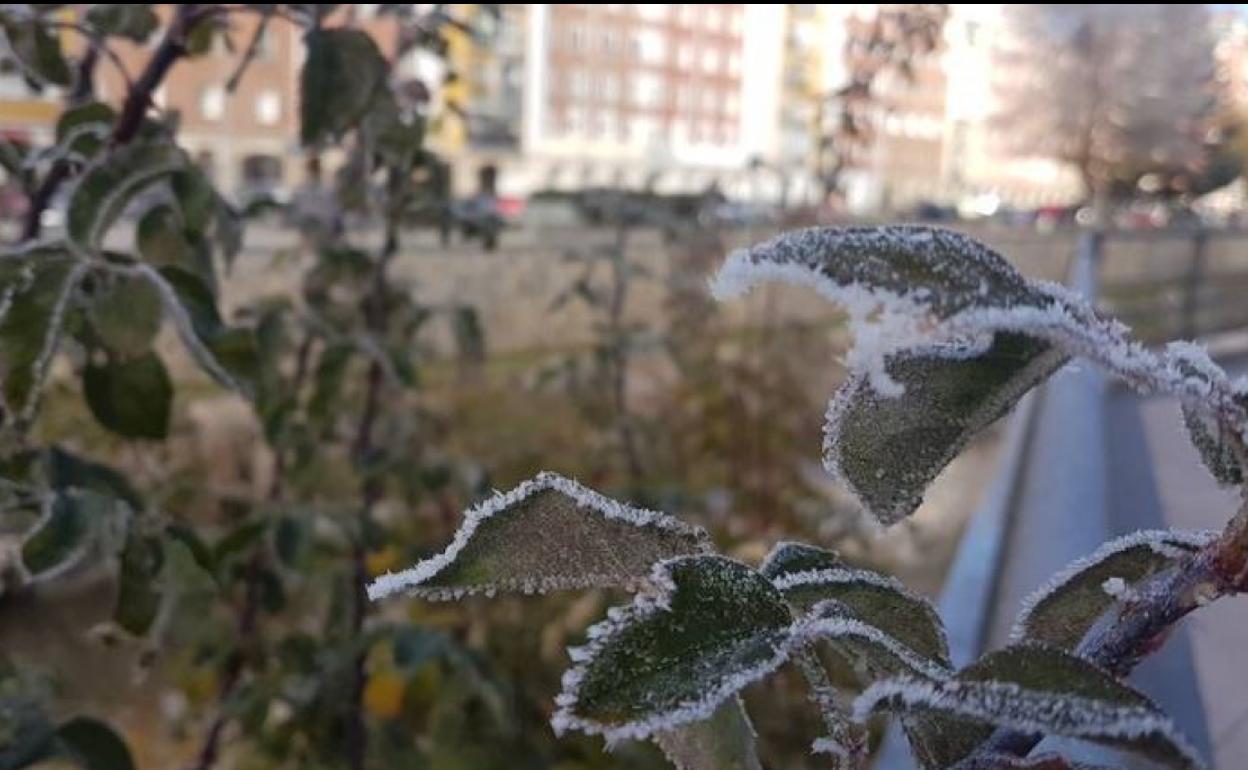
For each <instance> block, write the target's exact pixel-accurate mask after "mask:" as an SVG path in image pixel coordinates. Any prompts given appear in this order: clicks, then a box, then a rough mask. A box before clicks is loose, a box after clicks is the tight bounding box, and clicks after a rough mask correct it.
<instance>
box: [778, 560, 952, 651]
mask: <svg viewBox="0 0 1248 770" xmlns="http://www.w3.org/2000/svg"><path fill="white" fill-rule="evenodd" d="M772 585H774V586H775V587H776V588H777V589H779V590H780V592H781V593H782V594H784V600H785V601H786V602H788V603H789V604H790V605H792V606H793V607H794V608H795V609H796V610H797V611H798V612H799V613H801V614H806V613H808V612H810V611H811V610H812V609H814V608H815V607H816V605H818V604H820V603H822V602H826V601H835V602H837V603H838V604H839V605H840V609H842V610H843V611H845V610H847V611H848V613H849V614H850V615H851V616H852V617H855V618H857V619H859V620H861V621H863V622H864V623H866V624H868V625H870V626H874V627H875V628H877V629H879V630H880V631H882V632H884V633H885V634H887V635H888V636H891V637H892V638H894V639H896V640H897V641H899V642H901V643H902V644H904V645H906V646H907V647H909V648H910V649H911V650H913V651H914V652H915V653H917V654H918V655H920V656H921V657H924V658H927V659H929V660H932V661H934V662H935V663H937V664H939V665H941V666H944V667H946V668H948V667H949V666H950V663H949V643H948V641H946V639H945V629H944V625H943V624H942V623H941V620H940V616H939V615H938V614H937V613H936V609H935V608H934V607H932V605H931V603H929V602H928V601H927V600H926V599H924V598H922V597H920V596H917V595H916V594H914V593H912V592H911V591H910V590H909V589H907V588H906V587H905V586H903V585H902V584H901V583H900V582H898V581H897V580H896V579H894V578H892V577H889V576H887V575H881V574H880V573H878V572H872V571H871V570H863V569H849V568H845V567H841V568H833V569H816V570H808V571H804V572H790V573H788V574H786V575H783V576H781V577H779V578H775V579H773V580H772Z"/></svg>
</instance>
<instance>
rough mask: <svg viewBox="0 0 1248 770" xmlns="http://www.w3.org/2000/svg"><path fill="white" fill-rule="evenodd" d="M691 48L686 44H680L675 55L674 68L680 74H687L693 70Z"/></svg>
mask: <svg viewBox="0 0 1248 770" xmlns="http://www.w3.org/2000/svg"><path fill="white" fill-rule="evenodd" d="M693 57H694V52H693V46H691V45H689V44H688V43H681V44H680V50H679V51H678V52H677V54H676V66H677V68H679V69H680V70H681V71H682V72H688V71H689V70H691V69H693Z"/></svg>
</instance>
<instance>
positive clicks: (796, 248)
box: [713, 226, 1248, 523]
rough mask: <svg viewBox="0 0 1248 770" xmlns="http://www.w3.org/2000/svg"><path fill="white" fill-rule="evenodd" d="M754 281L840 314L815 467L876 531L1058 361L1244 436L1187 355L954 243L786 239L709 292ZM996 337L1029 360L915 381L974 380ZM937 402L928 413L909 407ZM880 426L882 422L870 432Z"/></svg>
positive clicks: (994, 257) (738, 262) (1212, 380)
mask: <svg viewBox="0 0 1248 770" xmlns="http://www.w3.org/2000/svg"><path fill="white" fill-rule="evenodd" d="M765 281H782V282H787V283H794V284H803V285H809V286H812V287H814V288H815V289H816V290H818V291H819V292H821V293H822V294H823V295H825V296H826V297H828V298H829V299H831V300H833V301H834V302H837V303H838V304H840V305H842V306H844V307H845V308H846V310H847V311H848V314H849V320H850V326H851V329H852V331H853V334H854V345H853V347H852V348H851V350H850V351H849V353H848V355H847V357H846V363H847V365H848V367H849V369H850V377H849V380H848V382H847V384H846V385H845V387H844V388H843V389H842V391H841V392H840V393H839V394H838V396H836V397H835V398H834V399H833V401H832V403H831V404H830V405H829V414H828V429H827V431H826V434H825V463H826V464H827V466H828V468H829V470H831V471H832V472H833V474H834V475H837V476H839V477H841V478H842V479H844V480H845V481H846V482H847V483H848V484H849V485H850V487H851V488H852V489H853V491H854V492H855V493H856V494H857V495H858V497H859V498H860V499H861V500H862V501H863V502H864V504H865V505H866V507H867V508H868V509H869V510H871V511H873V512H874V513H875V514H876V515H877V516H879V517H880V518H881V520H882V521H884V522H886V523H891V522H893V521H896V520H897V519H899V518H901V517H903V516H905V515H907V514H908V513H909V512H911V511H912V510H913V509H914V507H915V506H916V505H917V504H918V502H919V500H921V496H922V491H923V487H924V486H925V485H926V484H927V483H928V482H929V481H930V480H931V479H932V478H933V477H934V476H935V475H936V473H938V472H939V470H940V469H941V468H943V467H944V465H945V464H946V463H947V462H948V460H949V458H950V457H952V456H953V455H954V454H956V452H957V451H958V450H959V449H960V448H961V446H962V445H963V444H964V443H965V440H966V438H967V436H969V435H970V434H971V433H973V431H974V429H976V428H977V427H982V425H983V424H986V423H987V422H991V420H992V419H994V418H995V417H998V416H1000V415H1001V414H1003V413H1004V412H1005V411H1006V410H1008V408H1009V406H1010V405H1011V404H1012V403H1013V402H1014V401H1015V400H1017V398H1018V397H1019V396H1020V395H1021V394H1022V393H1023V392H1025V391H1026V390H1027V388H1029V387H1031V386H1032V385H1034V384H1036V383H1037V382H1038V381H1040V380H1042V379H1043V378H1044V377H1045V376H1047V375H1048V374H1050V373H1052V371H1054V370H1055V369H1056V368H1057V367H1058V366H1059V365H1060V363H1061V362H1062V361H1063V360H1064V357H1066V356H1084V357H1087V358H1089V359H1091V360H1093V361H1095V362H1097V363H1098V364H1100V365H1101V366H1102V367H1104V368H1105V369H1106V370H1107V371H1109V372H1110V373H1112V374H1113V375H1115V376H1116V377H1118V378H1120V379H1121V380H1123V381H1124V382H1126V383H1127V384H1129V385H1130V386H1131V387H1133V388H1134V389H1136V390H1137V391H1139V392H1141V393H1145V394H1151V393H1170V394H1174V395H1177V396H1179V397H1180V399H1181V400H1183V401H1184V402H1195V403H1201V404H1203V405H1204V406H1205V407H1206V408H1208V409H1210V410H1213V411H1215V412H1216V413H1217V414H1218V415H1219V418H1220V419H1222V420H1224V421H1225V422H1226V424H1227V425H1229V426H1231V429H1233V430H1237V431H1239V432H1240V433H1241V434H1243V435H1245V436H1248V398H1245V397H1244V395H1243V393H1242V392H1239V391H1237V390H1236V389H1235V387H1234V386H1233V385H1232V383H1231V382H1230V380H1229V379H1228V378H1227V376H1226V375H1225V373H1224V372H1223V371H1222V370H1221V369H1220V368H1219V367H1218V366H1217V365H1216V364H1214V363H1213V362H1212V361H1211V360H1210V359H1209V357H1208V355H1207V354H1206V353H1205V352H1204V351H1203V350H1202V349H1201V348H1199V347H1198V346H1196V345H1192V344H1190V343H1175V344H1172V345H1170V346H1168V347H1167V348H1166V349H1165V350H1164V351H1162V352H1160V353H1158V352H1154V351H1152V350H1149V349H1147V348H1145V347H1144V346H1143V345H1141V344H1140V343H1139V342H1137V341H1135V340H1132V339H1131V337H1130V335H1129V333H1128V329H1127V328H1126V327H1125V326H1123V325H1122V324H1120V323H1118V322H1116V321H1114V320H1112V319H1107V318H1104V317H1102V316H1100V315H1099V314H1098V313H1097V312H1096V310H1095V309H1094V308H1093V307H1092V306H1091V305H1090V304H1089V303H1088V302H1087V300H1086V299H1085V298H1084V297H1082V296H1081V295H1079V294H1077V293H1075V292H1072V291H1070V290H1069V289H1067V288H1064V287H1062V286H1058V285H1056V284H1051V283H1044V282H1032V281H1028V280H1027V279H1025V278H1024V277H1023V276H1021V275H1020V274H1019V273H1018V272H1017V271H1015V270H1014V269H1013V268H1012V267H1010V265H1009V264H1007V263H1006V262H1005V260H1003V259H1002V258H1001V257H1000V256H999V255H998V254H997V253H996V252H994V251H992V250H991V249H989V248H988V247H986V246H984V245H982V244H979V243H977V242H976V241H975V240H973V239H971V238H969V237H967V236H965V235H962V234H959V233H954V232H950V231H946V230H941V229H939V228H930V227H917V226H905V227H883V228H869V227H868V228H864V227H852V228H812V229H808V230H801V231H796V232H793V233H787V234H784V235H780V236H777V237H776V238H773V239H771V240H770V241H766V242H764V243H761V244H758V245H756V246H753V247H751V248H748V249H745V250H742V251H738V252H736V253H734V254H733V255H732V256H730V257H729V259H728V260H727V262H726V263H725V264H724V266H723V268H722V269H721V270H720V272H719V274H718V275H717V277H716V279H715V281H714V283H713V289H714V291H715V293H716V295H717V296H719V297H721V298H723V297H730V296H735V295H737V294H741V293H743V292H745V291H747V290H749V289H750V288H752V287H753V286H755V285H757V284H759V283H762V282H765ZM1006 334H1010V335H1014V342H1015V343H1017V344H1019V345H1023V346H1025V347H1031V348H1033V349H1032V350H1030V351H1028V352H1026V353H1024V354H1023V355H1022V360H1015V361H1014V362H1013V363H1012V365H1006V366H999V365H998V366H994V367H993V369H994V370H995V371H994V372H993V377H991V378H990V379H989V382H988V383H986V384H983V385H981V386H980V389H978V390H977V389H976V388H974V387H971V388H970V389H969V390H965V391H961V390H959V391H957V392H956V393H955V394H953V395H950V394H947V393H945V391H944V389H943V388H942V387H937V385H938V384H939V381H938V382H937V383H930V382H929V381H928V377H927V376H926V375H927V371H926V370H927V369H928V368H939V369H941V370H942V371H944V372H945V373H946V374H947V375H948V378H947V379H951V380H952V381H953V382H954V383H962V378H961V376H959V375H961V374H965V373H966V372H968V371H969V372H975V371H977V370H978V369H979V366H978V365H977V363H976V358H977V357H978V356H980V355H983V354H985V353H987V354H991V353H992V351H990V350H987V348H988V341H989V340H993V339H994V336H995V339H996V340H998V341H999V342H998V343H997V344H1006V343H1005V342H1004V341H1002V338H1003V335H1006ZM1048 348H1051V350H1049V349H1048ZM1015 353H1018V351H1015ZM929 359H930V360H929ZM988 360H991V358H990V359H988ZM907 362H909V368H910V369H911V370H912V371H911V372H910V376H909V377H908V378H907V377H906V376H905V374H906V372H905V371H904V370H905V368H906V366H905V365H906V364H907ZM919 362H923V363H919ZM980 363H983V362H980ZM997 363H998V364H1000V362H997ZM924 364H925V365H924ZM963 387H965V386H964V385H963ZM909 390H916V391H918V393H917V397H918V399H919V400H918V401H915V402H911V401H907V400H905V398H904V397H905V395H906V394H907V391H909ZM942 395H944V396H945V400H944V401H943V402H942V401H938V405H939V407H940V408H938V409H936V410H933V409H931V408H927V409H923V408H918V409H916V408H913V407H914V404H916V403H924V402H925V401H926V400H929V399H932V398H939V397H940V396H942ZM961 398H965V400H964V401H960V400H959V399H961ZM888 399H895V400H896V403H889V402H888V401H887V400H888ZM859 401H862V402H863V404H862V406H861V407H859V406H857V404H858V402H859ZM851 407H853V408H851ZM933 413H934V414H937V415H939V419H938V420H937V422H936V424H935V425H923V424H920V425H918V426H915V425H913V424H912V420H913V419H914V418H913V417H912V415H915V414H920V415H923V414H933ZM889 417H892V418H893V419H892V424H884V427H883V428H881V427H878V426H879V424H880V421H887V419H888V418H889ZM855 424H857V425H861V426H862V429H859V430H854V428H853V426H854V425H855ZM868 426H870V428H871V430H867V427H868ZM907 439H908V440H907ZM860 441H864V442H866V443H865V444H864V445H863V446H862V447H859V446H858V443H859V442H860ZM890 473H891V474H894V477H890V476H889V474H890Z"/></svg>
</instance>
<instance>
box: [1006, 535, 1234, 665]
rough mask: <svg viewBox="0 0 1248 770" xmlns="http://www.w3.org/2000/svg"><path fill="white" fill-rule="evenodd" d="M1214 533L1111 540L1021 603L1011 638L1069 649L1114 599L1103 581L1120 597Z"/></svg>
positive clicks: (1207, 540)
mask: <svg viewBox="0 0 1248 770" xmlns="http://www.w3.org/2000/svg"><path fill="white" fill-rule="evenodd" d="M1215 537H1216V533H1214V532H1181V531H1175V530H1146V531H1141V532H1134V533H1132V534H1130V535H1126V536H1124V537H1120V538H1117V539H1116V540H1111V541H1109V542H1107V543H1105V544H1103V545H1102V546H1101V547H1100V548H1098V549H1097V550H1096V551H1095V552H1093V553H1092V554H1091V555H1089V556H1086V557H1084V558H1082V559H1079V560H1077V561H1075V562H1074V563H1072V564H1070V565H1069V566H1067V567H1066V568H1064V569H1063V570H1062V571H1061V572H1058V573H1057V574H1056V575H1054V576H1053V578H1052V579H1050V581H1049V582H1048V583H1047V584H1046V585H1044V586H1043V587H1041V588H1040V589H1039V590H1037V591H1036V592H1034V593H1033V594H1031V596H1029V597H1027V598H1026V599H1025V600H1023V607H1022V610H1021V611H1020V613H1019V615H1018V618H1017V620H1015V622H1014V628H1013V630H1012V631H1011V635H1010V638H1011V639H1012V640H1015V641H1017V640H1020V639H1031V640H1035V641H1040V642H1045V643H1047V644H1051V645H1054V646H1056V647H1060V648H1062V649H1065V650H1073V649H1074V648H1075V647H1076V646H1077V645H1078V644H1079V642H1080V640H1082V639H1083V636H1084V634H1086V633H1087V631H1088V629H1089V628H1091V627H1092V624H1093V623H1095V622H1096V620H1097V619H1098V618H1099V617H1100V616H1101V615H1103V614H1104V613H1105V611H1106V610H1108V609H1109V608H1110V606H1111V605H1113V604H1114V602H1116V601H1118V597H1115V596H1113V595H1111V594H1110V593H1108V592H1107V591H1106V582H1107V581H1110V580H1118V581H1121V583H1122V586H1121V587H1122V589H1123V593H1125V592H1127V591H1130V590H1131V588H1132V587H1134V586H1136V585H1138V584H1139V583H1140V582H1141V581H1143V580H1145V579H1147V578H1149V577H1151V576H1152V575H1155V574H1157V573H1158V572H1161V571H1163V570H1166V569H1168V568H1170V567H1172V566H1174V564H1175V563H1177V562H1178V561H1179V560H1181V559H1183V558H1185V557H1187V556H1190V555H1192V554H1193V553H1195V552H1197V551H1198V550H1200V549H1201V548H1203V547H1204V546H1206V545H1208V544H1209V543H1211V542H1213V540H1214V538H1215Z"/></svg>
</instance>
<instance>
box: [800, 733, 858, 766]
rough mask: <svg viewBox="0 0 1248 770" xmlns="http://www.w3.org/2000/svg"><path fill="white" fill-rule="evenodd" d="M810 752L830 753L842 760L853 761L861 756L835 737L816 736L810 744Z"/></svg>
mask: <svg viewBox="0 0 1248 770" xmlns="http://www.w3.org/2000/svg"><path fill="white" fill-rule="evenodd" d="M810 753H811V754H825V755H830V756H833V757H836V758H837V759H839V760H841V761H842V762H852V761H854V760H856V759H858V758H859V757H858V755H857V754H855V753H854V752H853V751H851V750H850V749H848V748H847V747H846V746H845V745H844V744H842V743H841V742H840V741H838V740H836V739H835V738H816V739H815V741H814V743H812V744H810Z"/></svg>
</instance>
